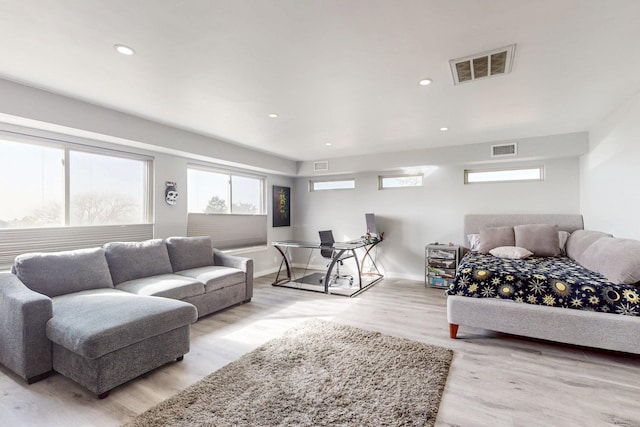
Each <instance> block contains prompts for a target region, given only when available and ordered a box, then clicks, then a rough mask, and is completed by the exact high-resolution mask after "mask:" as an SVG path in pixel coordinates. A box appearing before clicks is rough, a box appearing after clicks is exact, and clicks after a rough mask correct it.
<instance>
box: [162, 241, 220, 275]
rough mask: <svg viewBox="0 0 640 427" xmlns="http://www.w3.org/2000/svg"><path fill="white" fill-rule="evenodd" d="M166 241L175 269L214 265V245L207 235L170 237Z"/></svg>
mask: <svg viewBox="0 0 640 427" xmlns="http://www.w3.org/2000/svg"><path fill="white" fill-rule="evenodd" d="M165 242H166V243H167V249H168V250H169V259H170V260H171V265H172V266H173V271H182V270H189V269H191V268H198V267H206V266H209V265H213V245H212V244H211V239H210V238H209V237H207V236H201V237H169V238H168V239H167V240H165Z"/></svg>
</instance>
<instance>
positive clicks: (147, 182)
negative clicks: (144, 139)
mask: <svg viewBox="0 0 640 427" xmlns="http://www.w3.org/2000/svg"><path fill="white" fill-rule="evenodd" d="M0 140H6V141H10V142H13V143H17V144H25V145H34V146H40V147H49V148H56V149H60V150H62V151H63V156H62V157H63V168H64V182H63V185H64V189H63V197H64V200H61V202H62V203H63V206H64V219H63V222H62V224H59V225H50V226H42V227H15V228H7V229H11V230H24V229H31V228H38V229H44V228H59V227H67V228H69V227H76V228H77V227H98V226H108V225H107V224H90V225H72V224H71V179H70V178H71V168H72V167H73V165H72V163H71V161H70V157H71V152H73V151H76V152H81V153H89V154H95V155H100V156H107V157H115V158H121V159H130V160H137V161H141V162H143V166H144V177H145V178H144V181H143V184H144V190H143V198H144V200H143V203H142V208H143V209H144V212H143V214H142V221H143V222H134V223H125V224H110V225H114V226H120V225H135V224H153V220H154V211H153V196H152V195H153V161H154V157H153V156H149V155H144V154H137V153H132V152H128V151H122V150H117V149H113V148H103V147H96V146H93V145H88V144H81V143H77V142H71V141H66V140H63V139H57V138H50V137H45V136H37V135H32V134H28V133H19V132H14V131H9V130H5V129H0Z"/></svg>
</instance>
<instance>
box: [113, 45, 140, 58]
mask: <svg viewBox="0 0 640 427" xmlns="http://www.w3.org/2000/svg"><path fill="white" fill-rule="evenodd" d="M113 48H114V49H115V50H117V51H118V52H119V53H121V54H123V55H127V56H131V55H133V54H134V53H136V51H135V50H133V49H132V48H130V47H129V46H125V45H123V44H115V45H113Z"/></svg>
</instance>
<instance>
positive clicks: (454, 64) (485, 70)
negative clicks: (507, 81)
mask: <svg viewBox="0 0 640 427" xmlns="http://www.w3.org/2000/svg"><path fill="white" fill-rule="evenodd" d="M515 49H516V45H515V44H512V45H509V46H505V47H501V48H500V49H494V50H490V51H488V52H483V53H478V54H475V55H469V56H466V57H464V58H458V59H452V60H450V61H449V66H450V67H451V73H452V74H453V83H454V84H456V85H459V84H460V83H466V82H471V81H473V80H478V79H483V78H487V77H495V76H502V75H505V74H509V73H510V72H511V65H512V64H513V54H514V52H515Z"/></svg>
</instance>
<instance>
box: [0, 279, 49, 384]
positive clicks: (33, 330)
mask: <svg viewBox="0 0 640 427" xmlns="http://www.w3.org/2000/svg"><path fill="white" fill-rule="evenodd" d="M51 317H53V304H52V302H51V299H50V298H49V297H47V296H45V295H42V294H39V293H37V292H34V291H32V290H31V289H29V288H27V287H26V286H25V285H24V284H23V283H22V282H21V281H20V279H18V277H17V276H15V275H14V274H11V273H0V363H2V364H3V365H4V366H6V367H7V368H9V369H11V370H12V371H13V372H15V373H16V374H18V375H19V376H21V377H22V378H24V379H25V380H26V381H27V382H29V383H31V382H33V381H34V380H35V379H36V378H38V377H41V376H43V375H44V374H46V373H47V372H49V371H51V369H52V360H51V358H52V350H51V341H49V339H48V338H47V335H46V325H47V322H48V321H49V319H51Z"/></svg>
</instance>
